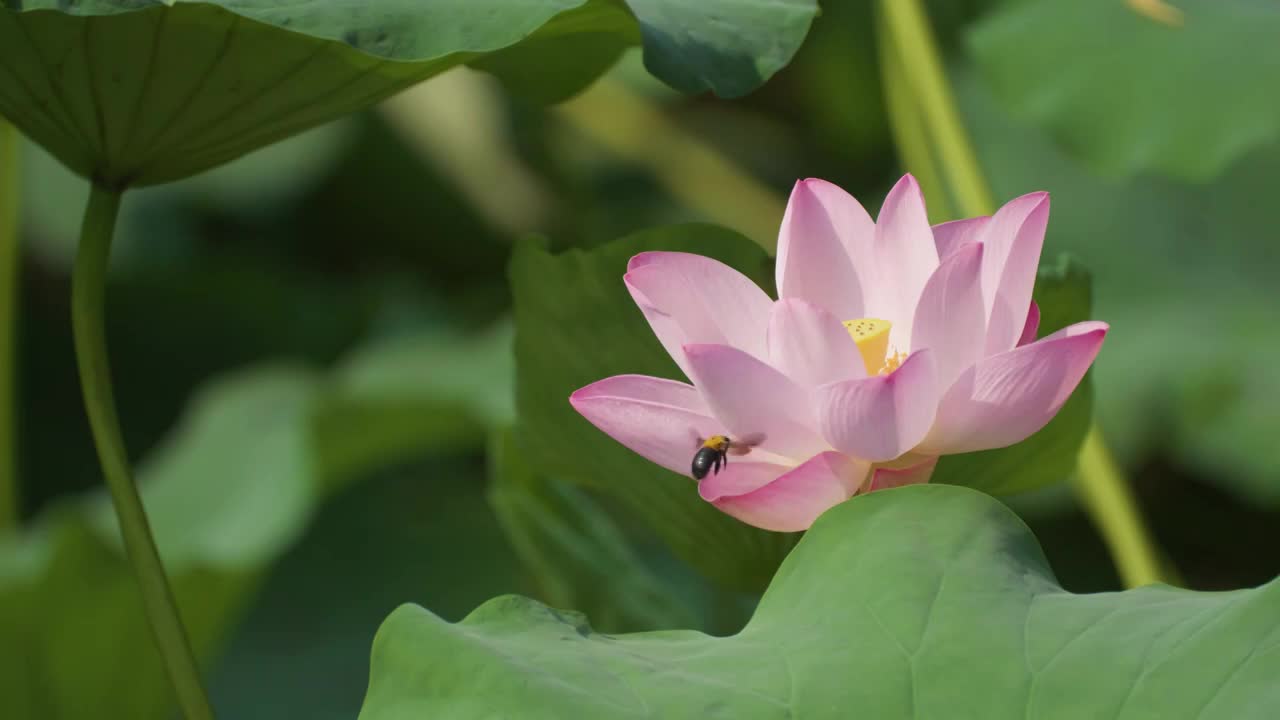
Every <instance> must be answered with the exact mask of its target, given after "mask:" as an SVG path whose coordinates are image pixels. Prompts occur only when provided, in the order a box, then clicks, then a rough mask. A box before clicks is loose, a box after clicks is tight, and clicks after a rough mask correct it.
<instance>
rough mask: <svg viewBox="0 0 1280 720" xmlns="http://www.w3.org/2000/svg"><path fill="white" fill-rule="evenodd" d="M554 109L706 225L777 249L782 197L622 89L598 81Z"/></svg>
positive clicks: (772, 250)
mask: <svg viewBox="0 0 1280 720" xmlns="http://www.w3.org/2000/svg"><path fill="white" fill-rule="evenodd" d="M556 110H557V112H559V114H560V115H561V117H563V118H565V119H566V120H568V121H569V122H570V123H571V124H572V125H574V126H575V127H576V128H577V129H578V130H580V131H582V132H583V133H585V134H586V135H588V136H589V137H591V138H592V139H593V140H595V141H596V142H598V143H600V144H601V145H603V146H604V147H606V148H608V149H609V150H610V151H612V152H614V153H616V154H617V155H619V156H621V157H623V158H625V159H627V160H628V161H630V162H633V163H635V164H636V165H639V166H640V167H643V168H645V169H647V170H648V171H649V172H651V173H652V174H653V176H654V178H655V179H657V181H658V182H659V184H661V185H662V186H663V187H664V188H665V189H666V190H667V192H669V193H671V195H672V196H673V197H675V198H678V199H679V200H680V201H681V202H683V203H684V204H685V205H687V206H688V207H689V208H690V209H692V210H696V211H697V212H699V213H701V214H702V215H703V216H704V217H705V218H706V219H707V220H710V221H711V222H714V223H717V224H719V225H724V226H726V227H729V228H732V229H734V230H737V231H738V232H740V233H742V234H743V235H746V236H747V237H749V238H751V239H752V240H754V241H756V242H757V243H759V244H760V246H761V247H763V248H764V249H765V251H766V252H768V253H769V254H770V255H773V254H774V253H775V252H776V251H777V245H778V219H779V218H781V217H782V211H783V210H784V209H785V207H786V204H785V202H784V201H783V200H782V198H779V197H778V195H777V194H776V193H774V192H773V191H772V190H770V189H769V188H768V187H767V186H765V185H764V184H763V183H761V182H759V181H758V180H756V179H755V178H753V177H751V175H749V174H747V173H746V172H743V170H742V169H741V168H739V167H738V166H737V165H735V164H734V162H733V161H732V160H730V159H728V158H727V157H725V156H724V155H723V154H722V153H721V152H720V151H718V150H716V149H715V148H714V147H712V146H711V145H709V144H707V143H706V142H704V141H703V140H701V139H700V138H698V137H697V136H696V135H694V134H692V133H689V132H686V131H685V130H683V129H681V128H680V127H679V126H678V125H676V124H675V123H673V122H672V121H671V120H670V119H668V118H667V117H666V116H665V115H663V114H662V113H661V112H659V111H658V109H657V108H655V107H654V106H653V105H652V104H651V103H649V102H646V101H645V99H644V98H642V97H640V96H639V95H637V94H635V93H633V92H631V91H630V90H628V89H627V88H626V86H624V85H622V84H621V83H619V82H617V81H614V80H610V79H609V78H607V77H606V78H602V79H601V80H600V81H599V82H597V83H596V84H595V85H593V86H592V87H591V89H590V90H587V91H586V92H584V93H582V94H581V95H578V96H577V97H575V98H573V99H572V100H570V101H568V102H566V103H563V104H561V105H559V106H558V107H557V108H556Z"/></svg>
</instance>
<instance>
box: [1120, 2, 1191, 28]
mask: <svg viewBox="0 0 1280 720" xmlns="http://www.w3.org/2000/svg"><path fill="white" fill-rule="evenodd" d="M1125 2H1126V3H1127V4H1128V5H1129V7H1130V8H1131V9H1132V10H1133V11H1134V12H1136V13H1138V14H1139V15H1145V16H1146V17H1149V18H1151V19H1152V20H1155V21H1156V22H1158V23H1164V24H1165V25H1168V26H1169V27H1182V11H1181V10H1179V9H1178V8H1176V7H1173V6H1172V5H1170V4H1168V3H1166V2H1165V1H1164V0H1125Z"/></svg>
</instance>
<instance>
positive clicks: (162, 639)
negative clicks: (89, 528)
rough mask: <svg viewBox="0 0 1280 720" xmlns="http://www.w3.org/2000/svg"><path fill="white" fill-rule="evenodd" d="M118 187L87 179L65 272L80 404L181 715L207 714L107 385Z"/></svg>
mask: <svg viewBox="0 0 1280 720" xmlns="http://www.w3.org/2000/svg"><path fill="white" fill-rule="evenodd" d="M119 209H120V193H119V192H118V191H115V190H109V189H106V188H103V187H100V186H99V185H97V184H96V183H94V184H93V185H92V190H91V191H90V194H89V206H88V207H87V208H86V209H85V212H84V225H83V226H82V228H81V231H80V249H79V251H78V253H77V254H76V262H75V268H74V270H73V271H72V276H71V323H72V329H73V332H74V335H75V346H76V361H77V363H78V364H79V367H80V385H81V389H82V390H83V392H84V405H85V410H86V411H87V412H88V414H89V426H90V427H91V428H92V430H93V440H94V444H95V445H96V446H97V448H98V460H99V462H100V463H101V464H102V473H103V475H104V476H105V477H106V481H107V489H108V490H109V491H110V492H111V501H112V503H113V505H114V506H115V511H116V517H117V518H119V521H120V533H121V535H122V536H123V537H124V547H125V552H126V553H127V554H128V556H129V562H130V563H131V564H132V565H133V572H134V575H135V576H136V578H137V580H138V586H139V588H140V590H141V591H142V602H143V606H144V608H145V610H146V614H147V620H148V622H149V623H150V625H151V632H152V634H153V635H154V636H155V641H156V646H157V647H158V648H159V650H160V655H161V657H162V659H163V661H164V665H165V669H166V670H167V672H168V674H169V680H170V682H171V683H172V684H173V687H174V690H175V691H176V693H177V697H178V703H179V705H180V706H181V707H182V711H183V714H184V715H185V716H186V717H187V720H212V718H213V709H212V708H211V707H210V705H209V699H208V697H207V695H206V694H205V691H204V687H203V685H202V684H201V682H200V669H199V666H198V665H197V664H196V660H195V655H194V654H193V653H192V652H191V643H190V642H189V641H188V639H187V632H186V628H184V627H183V625H182V618H181V617H180V616H179V615H178V607H177V604H176V603H175V602H174V599H173V592H172V591H171V590H170V589H169V580H168V578H167V577H165V574H164V566H163V565H162V564H161V562H160V554H159V552H158V551H157V550H156V543H155V540H154V538H152V536H151V525H150V523H148V522H147V514H146V511H145V510H143V507H142V499H141V498H140V497H139V496H138V489H137V486H136V485H135V484H134V482H133V476H132V474H131V472H130V470H129V458H128V455H127V454H126V452H125V447H124V440H123V438H122V437H121V435H120V422H119V420H118V419H117V417H116V404H115V399H114V397H113V396H112V391H111V370H110V368H109V367H108V364H107V343H106V327H105V323H104V313H103V304H104V303H103V301H104V300H105V294H106V293H105V289H106V278H107V265H108V261H109V259H110V256H111V238H112V235H113V234H114V232H115V224H116V214H117V212H118V211H119Z"/></svg>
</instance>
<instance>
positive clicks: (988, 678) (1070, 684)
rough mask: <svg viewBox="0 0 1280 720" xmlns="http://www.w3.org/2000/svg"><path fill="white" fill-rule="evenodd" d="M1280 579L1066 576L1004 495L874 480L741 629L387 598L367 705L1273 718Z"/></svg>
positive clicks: (490, 711) (993, 717)
mask: <svg viewBox="0 0 1280 720" xmlns="http://www.w3.org/2000/svg"><path fill="white" fill-rule="evenodd" d="M1277 603H1280V585H1277V584H1276V583H1271V584H1269V585H1267V586H1264V587H1262V588H1259V589H1256V590H1248V591H1239V592H1232V593H1196V592H1190V591H1183V590H1176V589H1173V588H1169V587H1165V586H1150V587H1146V588H1141V589H1138V590H1130V591H1127V592H1123V593H1103V594H1097V595H1073V594H1070V593H1067V592H1065V591H1063V590H1062V589H1061V588H1060V587H1059V586H1058V585H1057V583H1056V581H1055V580H1054V578H1053V576H1052V573H1051V572H1050V571H1049V569H1048V567H1047V565H1046V563H1045V560H1044V557H1043V555H1042V554H1041V552H1040V549H1039V547H1038V546H1037V544H1036V542H1035V539H1034V538H1033V537H1032V535H1031V533H1030V532H1029V531H1028V530H1027V528H1026V527H1025V526H1024V525H1023V524H1022V523H1021V522H1020V521H1019V520H1018V519H1017V517H1016V516H1014V515H1013V514H1012V513H1011V512H1010V511H1009V510H1007V509H1006V508H1004V507H1003V506H1002V505H1000V503H998V502H997V501H995V500H992V499H991V498H989V497H987V496H985V495H982V494H980V493H976V492H973V491H971V490H967V489H963V488H954V487H946V486H938V485H925V486H914V487H907V488H901V489H897V490H889V491H885V492H882V493H875V494H872V495H869V496H866V497H859V498H855V499H854V500H852V501H850V502H847V503H844V504H843V505H840V506H837V507H836V508H834V509H833V510H831V511H829V512H828V513H827V514H826V515H824V516H823V517H822V518H820V519H819V520H818V522H817V523H816V524H815V525H814V527H813V529H812V530H810V531H809V533H808V534H807V535H806V536H805V538H804V540H802V541H801V542H800V544H799V546H797V548H796V549H795V551H794V552H793V553H792V554H791V556H790V557H788V558H787V561H786V562H785V563H784V565H783V566H782V568H781V569H780V571H779V573H778V575H777V577H776V578H775V579H774V581H773V583H772V585H771V586H770V588H769V590H768V592H767V593H766V594H765V596H764V598H763V600H762V601H761V603H760V606H759V608H758V609H757V611H756V614H755V617H754V618H753V619H752V620H751V622H750V623H748V625H747V627H746V628H745V629H744V630H743V631H742V632H740V633H739V634H737V635H734V636H731V637H726V638H715V637H710V636H707V635H703V634H701V633H697V632H691V631H665V632H656V633H643V634H636V635H619V636H610V635H601V634H597V633H595V632H594V631H593V630H592V629H591V627H590V626H589V625H588V623H587V621H586V619H585V618H583V617H582V616H581V615H578V614H575V613H569V612H562V611H558V610H554V609H551V608H548V607H546V606H543V605H541V604H538V603H536V602H533V601H531V600H526V599H523V598H519V597H511V596H507V597H501V598H497V599H495V600H492V601H490V602H489V603H486V604H485V605H483V606H481V607H480V608H478V609H477V610H476V611H475V612H473V613H472V614H471V615H470V616H469V617H468V618H467V619H465V620H464V621H462V622H460V623H457V624H450V623H446V622H444V621H442V620H440V619H439V618H437V617H436V616H435V615H433V614H431V613H430V612H427V611H425V610H423V609H422V608H419V607H416V606H404V607H401V608H400V609H398V610H396V611H395V612H394V613H393V614H392V615H391V616H390V617H389V618H388V619H387V621H386V622H385V623H384V624H383V626H382V628H381V629H380V630H379V632H378V635H377V638H376V640H375V642H374V651H373V663H372V677H371V681H370V686H369V692H368V695H367V696H366V701H365V706H364V709H363V711H362V713H361V716H360V717H361V718H362V720H408V719H409V718H424V717H448V718H455V719H457V720H466V719H467V718H489V717H503V716H510V717H522V718H531V719H538V718H565V717H591V718H602V719H603V718H651V717H661V718H735V719H744V720H752V719H756V718H761V719H764V718H847V717H877V718H881V717H883V718H906V717H918V718H984V719H985V720H998V719H1001V718H1018V719H1022V718H1029V717H1031V718H1103V717H1105V718H1118V719H1128V718H1153V717H1160V718H1194V717H1201V718H1233V719H1240V718H1268V717H1271V716H1272V714H1273V713H1274V709H1275V707H1277V703H1280V683H1276V682H1275V677H1276V676H1277V674H1278V673H1280V620H1277V617H1276V613H1275V607H1276V606H1277Z"/></svg>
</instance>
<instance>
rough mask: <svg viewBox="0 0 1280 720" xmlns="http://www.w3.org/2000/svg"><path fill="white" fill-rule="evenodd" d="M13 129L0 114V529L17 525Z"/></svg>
mask: <svg viewBox="0 0 1280 720" xmlns="http://www.w3.org/2000/svg"><path fill="white" fill-rule="evenodd" d="M18 139H19V135H18V131H17V129H16V128H14V127H13V126H12V125H10V124H9V123H8V121H6V120H5V119H4V118H0V534H2V533H4V532H5V531H6V530H10V529H12V528H16V527H17V526H18V515H19V511H18V509H19V507H20V505H21V497H20V492H19V487H18V454H17V452H18V447H17V446H18V442H17V424H16V423H15V422H14V417H15V415H16V414H17V407H16V404H17V393H16V392H15V389H16V377H15V376H16V373H17V357H16V355H17V348H16V343H17V325H18V263H19V260H20V257H21V255H20V253H19V252H18V202H19V191H18V153H19V152H20V151H21V143H19V142H18Z"/></svg>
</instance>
